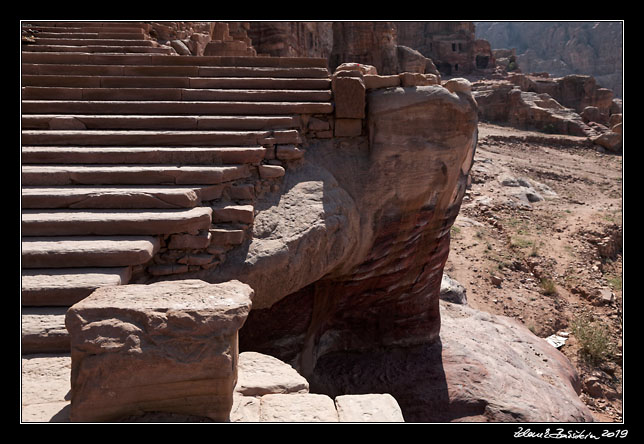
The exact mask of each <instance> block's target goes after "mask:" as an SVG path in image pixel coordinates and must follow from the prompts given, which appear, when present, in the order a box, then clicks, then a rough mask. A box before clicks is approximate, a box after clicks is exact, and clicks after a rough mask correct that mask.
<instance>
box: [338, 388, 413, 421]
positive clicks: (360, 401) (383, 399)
mask: <svg viewBox="0 0 644 444" xmlns="http://www.w3.org/2000/svg"><path fill="white" fill-rule="evenodd" d="M335 406H336V408H337V410H338V419H339V420H340V422H404V421H405V419H404V418H403V414H402V412H401V411H400V406H398V403H397V402H396V400H395V399H394V397H393V396H391V395H390V394H388V393H382V394H376V393H371V394H365V395H341V396H336V398H335Z"/></svg>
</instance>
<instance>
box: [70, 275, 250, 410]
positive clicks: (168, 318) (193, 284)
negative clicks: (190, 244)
mask: <svg viewBox="0 0 644 444" xmlns="http://www.w3.org/2000/svg"><path fill="white" fill-rule="evenodd" d="M252 296H253V290H252V289H251V288H250V287H249V286H248V285H246V284H243V283H241V282H239V281H229V282H225V283H221V284H208V283H206V282H203V281H200V280H183V281H169V282H159V283H154V284H150V285H123V286H111V287H103V288H100V289H98V290H96V291H95V292H94V293H92V294H91V295H90V296H89V297H87V298H86V299H84V300H83V301H81V302H79V303H77V304H75V305H73V306H72V307H71V308H70V309H69V310H68V312H67V314H66V318H65V325H66V327H67V330H68V331H69V333H70V336H71V357H72V369H71V388H72V389H71V411H70V418H71V420H72V421H81V422H102V421H115V420H119V419H120V418H129V417H133V416H138V415H144V414H146V413H150V412H161V413H170V414H182V415H194V416H200V417H207V418H210V419H212V420H215V421H227V420H228V418H229V414H230V411H231V408H232V404H233V389H234V387H235V384H236V381H237V359H238V345H237V341H238V335H237V332H238V330H239V329H240V328H241V327H242V325H243V324H244V322H245V321H246V317H247V316H248V313H249V311H250V307H251V299H252Z"/></svg>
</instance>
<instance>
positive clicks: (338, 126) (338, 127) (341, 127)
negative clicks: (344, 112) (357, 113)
mask: <svg viewBox="0 0 644 444" xmlns="http://www.w3.org/2000/svg"><path fill="white" fill-rule="evenodd" d="M334 131H335V136H336V137H352V136H359V135H360V134H362V119H335V129H334Z"/></svg>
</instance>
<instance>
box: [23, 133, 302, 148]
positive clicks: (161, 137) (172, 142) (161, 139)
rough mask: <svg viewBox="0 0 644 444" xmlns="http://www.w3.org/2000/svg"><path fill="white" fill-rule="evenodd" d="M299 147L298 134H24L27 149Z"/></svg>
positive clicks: (24, 143)
mask: <svg viewBox="0 0 644 444" xmlns="http://www.w3.org/2000/svg"><path fill="white" fill-rule="evenodd" d="M269 139H270V140H271V141H272V142H273V143H279V144H288V143H299V142H300V139H299V132H298V131H297V130H271V131H162V130H153V131H143V130H129V131H121V130H103V131H99V130H23V131H22V144H23V145H24V146H116V147H119V146H120V147H125V146H128V147H134V146H148V147H149V146H157V147H161V146H166V147H168V146H171V147H179V146H185V147H191V146H209V147H213V146H258V145H262V144H263V143H266V142H267V141H268V140H269Z"/></svg>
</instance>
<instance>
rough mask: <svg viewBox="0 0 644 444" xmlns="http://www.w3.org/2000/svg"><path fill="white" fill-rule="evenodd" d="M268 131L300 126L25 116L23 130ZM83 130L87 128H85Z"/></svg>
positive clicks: (214, 119)
mask: <svg viewBox="0 0 644 444" xmlns="http://www.w3.org/2000/svg"><path fill="white" fill-rule="evenodd" d="M65 125H66V126H67V128H69V129H72V128H74V126H76V127H77V128H79V129H90V130H98V129H121V130H125V129H132V130H134V129H139V130H150V129H165V130H268V129H291V128H297V127H298V126H299V119H298V118H297V117H296V116H243V115H241V116H189V115H188V116H154V115H151V116H146V115H84V114H31V115H30V114H23V116H22V128H23V129H40V130H45V129H61V128H64V127H65ZM83 127H84V128H83Z"/></svg>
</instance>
